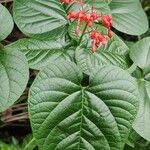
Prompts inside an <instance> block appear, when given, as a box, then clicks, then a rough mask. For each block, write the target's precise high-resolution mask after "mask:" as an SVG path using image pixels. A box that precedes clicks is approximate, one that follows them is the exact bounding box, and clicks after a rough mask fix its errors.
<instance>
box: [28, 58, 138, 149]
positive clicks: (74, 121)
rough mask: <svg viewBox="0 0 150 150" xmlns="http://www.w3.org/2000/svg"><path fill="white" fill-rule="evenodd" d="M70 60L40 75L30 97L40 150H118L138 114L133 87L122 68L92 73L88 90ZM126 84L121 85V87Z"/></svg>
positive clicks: (103, 69) (98, 70)
mask: <svg viewBox="0 0 150 150" xmlns="http://www.w3.org/2000/svg"><path fill="white" fill-rule="evenodd" d="M82 79H83V77H82V73H81V71H80V70H79V69H78V67H77V66H76V65H75V64H74V63H71V62H60V61H59V62H57V63H55V64H54V63H53V64H51V65H49V66H48V67H47V68H45V69H44V70H43V71H41V72H40V73H39V75H38V77H37V78H36V79H35V81H34V83H33V85H32V87H31V89H30V94H29V112H30V119H31V123H32V129H33V133H34V136H35V138H36V141H37V143H38V145H39V149H40V150H43V149H44V150H50V149H52V150H53V149H55V150H77V149H78V150H83V149H86V150H100V149H102V150H121V149H122V147H123V146H124V143H125V140H126V139H127V137H128V135H129V131H130V128H131V124H132V122H133V119H134V117H135V115H136V108H137V87H136V86H137V85H136V82H135V80H134V79H133V78H132V77H131V76H130V75H129V74H128V73H127V72H125V71H124V70H122V69H120V68H118V67H115V66H107V67H106V66H105V67H102V68H97V69H95V70H93V72H92V74H91V76H90V84H89V86H88V87H86V88H85V87H82V86H81V81H82ZM122 85H124V86H122Z"/></svg>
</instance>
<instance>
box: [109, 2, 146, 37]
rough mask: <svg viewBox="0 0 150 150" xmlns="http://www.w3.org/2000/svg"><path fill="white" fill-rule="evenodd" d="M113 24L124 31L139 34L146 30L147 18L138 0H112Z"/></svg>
mask: <svg viewBox="0 0 150 150" xmlns="http://www.w3.org/2000/svg"><path fill="white" fill-rule="evenodd" d="M110 8H111V12H112V17H113V26H114V27H115V28H116V29H117V30H119V31H121V32H124V33H127V34H131V35H141V34H143V33H145V32H146V31H147V30H148V19H147V16H146V14H145V12H144V10H143V8H142V7H141V4H140V2H139V0H130V1H129V0H112V2H111V3H110Z"/></svg>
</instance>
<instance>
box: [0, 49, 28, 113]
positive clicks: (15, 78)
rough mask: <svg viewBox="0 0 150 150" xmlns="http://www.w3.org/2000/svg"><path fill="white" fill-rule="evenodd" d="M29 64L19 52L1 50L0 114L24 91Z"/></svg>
mask: <svg viewBox="0 0 150 150" xmlns="http://www.w3.org/2000/svg"><path fill="white" fill-rule="evenodd" d="M28 77H29V69H28V63H27V61H26V59H25V56H24V55H23V54H22V53H20V52H19V51H12V50H7V49H0V112H1V111H4V110H5V109H7V108H8V107H9V106H11V105H12V104H13V103H14V102H15V101H16V100H17V99H18V98H19V97H20V95H21V94H22V92H23V91H24V89H25V87H26V84H27V81H28Z"/></svg>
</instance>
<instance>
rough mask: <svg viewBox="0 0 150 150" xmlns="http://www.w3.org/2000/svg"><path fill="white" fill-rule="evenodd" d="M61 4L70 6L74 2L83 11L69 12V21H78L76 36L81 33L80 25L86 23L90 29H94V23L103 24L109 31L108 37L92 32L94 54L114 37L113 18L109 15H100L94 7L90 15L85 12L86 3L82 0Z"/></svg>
mask: <svg viewBox="0 0 150 150" xmlns="http://www.w3.org/2000/svg"><path fill="white" fill-rule="evenodd" d="M61 2H63V3H65V4H70V3H72V2H74V3H79V4H80V6H81V10H80V11H78V12H74V11H69V12H68V15H67V19H68V20H71V19H74V20H77V27H76V30H75V33H76V34H79V33H80V23H81V22H84V23H87V25H88V27H92V25H93V22H95V21H97V22H101V24H102V25H103V26H104V27H105V28H106V29H107V35H102V34H101V33H98V32H97V31H96V30H92V31H91V32H90V38H91V41H92V51H93V53H94V52H95V51H96V49H97V47H98V46H99V45H100V44H102V45H105V44H106V43H107V41H108V39H109V38H111V37H112V32H111V30H110V28H111V26H112V17H111V16H109V15H101V14H100V15H99V14H97V13H96V12H95V9H94V7H92V9H91V12H90V13H88V12H86V11H85V10H84V3H83V1H82V0H80V1H78V0H61Z"/></svg>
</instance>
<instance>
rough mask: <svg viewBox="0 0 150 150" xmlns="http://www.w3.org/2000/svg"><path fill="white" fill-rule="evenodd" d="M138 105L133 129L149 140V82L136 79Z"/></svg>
mask: <svg viewBox="0 0 150 150" xmlns="http://www.w3.org/2000/svg"><path fill="white" fill-rule="evenodd" d="M138 87H139V93H140V105H139V110H138V114H137V117H136V119H135V121H134V124H133V129H134V130H135V131H136V132H137V133H138V134H139V135H140V136H142V137H143V138H144V139H146V140H148V141H150V83H149V82H147V81H144V80H138Z"/></svg>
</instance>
